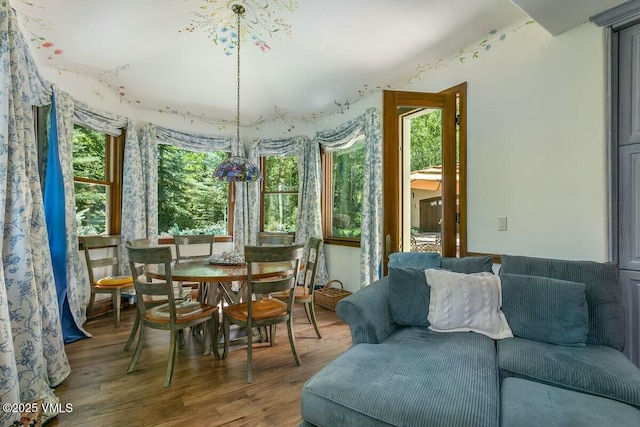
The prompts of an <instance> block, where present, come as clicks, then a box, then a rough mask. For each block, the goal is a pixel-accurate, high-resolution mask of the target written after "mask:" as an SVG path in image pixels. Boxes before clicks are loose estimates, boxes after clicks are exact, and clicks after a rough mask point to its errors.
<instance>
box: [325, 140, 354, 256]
mask: <svg viewBox="0 0 640 427" xmlns="http://www.w3.org/2000/svg"><path fill="white" fill-rule="evenodd" d="M359 142H360V141H356V142H355V144H358V143H359ZM331 153H333V151H326V150H325V149H323V148H322V147H320V162H321V170H322V190H321V196H320V199H321V200H320V205H321V212H322V234H323V236H325V237H324V242H325V243H326V244H330V245H339V246H350V247H357V248H359V247H360V237H337V236H333V234H332V232H333V223H332V218H333V197H332V196H333V191H332V188H333V157H332V155H331ZM363 191H364V188H363Z"/></svg>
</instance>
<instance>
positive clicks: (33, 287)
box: [0, 0, 71, 425]
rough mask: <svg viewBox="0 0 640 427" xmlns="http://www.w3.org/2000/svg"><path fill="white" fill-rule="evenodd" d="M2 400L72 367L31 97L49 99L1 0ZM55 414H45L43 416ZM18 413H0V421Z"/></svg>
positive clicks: (34, 393) (41, 390) (45, 390)
mask: <svg viewBox="0 0 640 427" xmlns="http://www.w3.org/2000/svg"><path fill="white" fill-rule="evenodd" d="M0 70H2V71H0V188H1V189H2V190H0V230H1V232H2V239H0V250H1V251H2V264H0V343H1V344H0V372H2V376H1V377H0V401H2V402H3V403H21V402H22V403H24V402H29V401H31V400H34V399H38V398H43V399H44V400H45V401H46V402H48V403H57V402H58V398H57V397H56V396H55V394H54V393H53V389H52V388H51V387H52V386H56V385H57V384H59V383H60V382H62V381H63V380H64V379H65V378H66V377H67V376H68V375H69V373H70V371H71V369H70V366H69V362H68V360H67V357H66V353H65V350H64V343H63V338H62V330H61V325H60V318H59V311H58V302H57V294H56V288H55V280H54V277H53V269H52V266H51V254H50V251H49V242H48V236H47V230H46V225H45V218H44V206H43V196H42V191H41V188H40V177H39V173H38V156H37V147H36V140H35V132H34V128H33V122H34V121H33V114H32V105H44V104H47V103H50V102H51V98H50V95H51V89H50V86H49V85H48V84H47V83H46V82H45V81H44V80H43V79H42V78H41V77H40V76H39V75H38V73H37V69H36V67H35V64H34V62H33V59H32V58H31V55H30V53H29V49H28V46H27V44H26V42H25V41H24V39H23V36H22V34H21V32H20V30H19V28H18V24H17V19H16V15H15V11H14V10H12V9H11V8H10V5H9V2H8V1H6V0H0ZM52 415H55V414H51V413H48V414H45V418H49V417H51V416H52ZM19 418H20V414H16V413H7V412H4V411H3V412H1V413H0V424H1V425H10V424H12V423H13V422H14V421H18V420H19Z"/></svg>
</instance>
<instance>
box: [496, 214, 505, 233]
mask: <svg viewBox="0 0 640 427" xmlns="http://www.w3.org/2000/svg"><path fill="white" fill-rule="evenodd" d="M498 231H507V217H506V216H499V217H498Z"/></svg>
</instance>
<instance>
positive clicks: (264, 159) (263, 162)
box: [260, 154, 300, 235]
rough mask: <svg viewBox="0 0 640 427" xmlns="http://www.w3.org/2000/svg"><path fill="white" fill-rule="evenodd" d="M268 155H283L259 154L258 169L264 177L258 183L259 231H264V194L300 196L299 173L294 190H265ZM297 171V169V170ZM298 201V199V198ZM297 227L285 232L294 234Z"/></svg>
mask: <svg viewBox="0 0 640 427" xmlns="http://www.w3.org/2000/svg"><path fill="white" fill-rule="evenodd" d="M286 156H292V157H297V156H296V155H295V154H286ZM268 157H283V156H260V170H261V171H262V176H263V177H264V179H263V180H262V182H261V183H260V231H266V230H265V229H264V226H265V224H264V220H265V218H264V202H265V195H266V194H269V195H273V194H284V195H295V196H297V197H298V199H299V198H300V174H299V173H298V188H297V189H296V190H295V191H267V190H266V187H267V180H266V176H267V158H268ZM298 172H299V171H298ZM298 201H299V200H298ZM297 229H298V227H297V224H296V230H295V231H293V232H287V234H293V235H295V234H296V231H297Z"/></svg>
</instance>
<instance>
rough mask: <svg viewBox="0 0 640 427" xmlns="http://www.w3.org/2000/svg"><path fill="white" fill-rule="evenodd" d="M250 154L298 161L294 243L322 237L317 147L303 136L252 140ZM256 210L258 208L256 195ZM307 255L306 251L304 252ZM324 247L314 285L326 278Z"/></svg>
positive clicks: (326, 279) (319, 172) (318, 152)
mask: <svg viewBox="0 0 640 427" xmlns="http://www.w3.org/2000/svg"><path fill="white" fill-rule="evenodd" d="M250 153H251V154H252V156H253V157H255V158H256V159H257V158H259V157H261V156H285V155H295V156H296V158H297V161H298V182H299V189H298V220H297V224H296V243H305V244H306V243H307V242H308V241H309V238H310V237H317V238H319V239H322V238H323V237H322V212H321V210H320V187H321V185H320V184H321V166H320V147H319V146H318V144H317V143H314V142H312V141H311V140H310V139H309V138H308V137H306V136H294V137H292V138H283V139H261V140H255V141H254V142H253V143H252V146H251V150H250ZM254 200H255V209H259V194H258V195H257V196H256V198H255V199H254ZM305 251H306V249H305ZM305 257H306V252H305ZM328 280H329V279H328V273H327V264H326V262H325V258H324V250H322V251H321V253H320V258H319V260H318V273H317V275H316V284H324V283H326V282H327V281H328Z"/></svg>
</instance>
